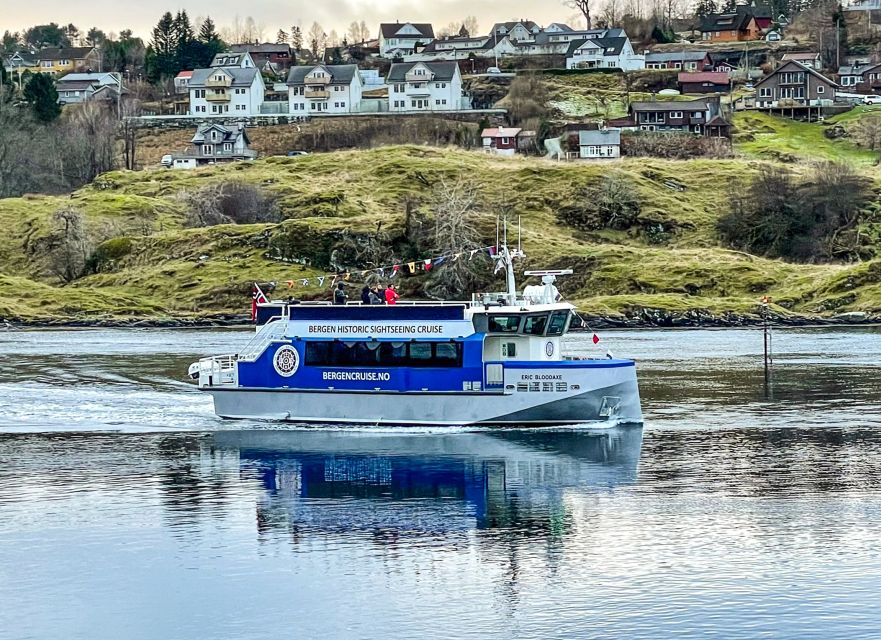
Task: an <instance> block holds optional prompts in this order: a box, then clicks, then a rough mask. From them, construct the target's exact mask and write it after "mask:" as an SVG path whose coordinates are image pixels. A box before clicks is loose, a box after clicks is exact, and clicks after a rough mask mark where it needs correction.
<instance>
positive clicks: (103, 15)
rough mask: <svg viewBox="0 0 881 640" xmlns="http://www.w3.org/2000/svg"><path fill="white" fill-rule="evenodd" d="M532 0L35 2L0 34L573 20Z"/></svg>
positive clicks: (17, 10)
mask: <svg viewBox="0 0 881 640" xmlns="http://www.w3.org/2000/svg"><path fill="white" fill-rule="evenodd" d="M538 4H539V3H536V2H535V1H534V0H508V1H506V2H502V1H500V0H422V1H416V0H317V1H316V0H287V1H283V0H251V1H250V2H244V3H243V2H240V1H237V0H187V1H186V2H184V1H183V0H177V2H176V3H171V4H168V3H163V2H133V1H131V0H88V1H86V0H40V2H15V3H11V6H10V7H7V8H6V9H5V10H4V11H3V12H2V15H0V31H3V30H5V29H9V30H12V31H14V30H18V29H22V28H26V27H28V26H31V25H34V24H45V23H47V22H57V23H59V24H68V23H70V22H72V23H73V24H75V25H76V26H77V27H79V28H80V29H81V30H85V29H88V28H89V27H91V26H97V27H98V28H100V29H102V30H103V31H105V32H107V33H110V32H115V33H118V32H119V31H120V30H122V29H125V28H131V29H133V30H134V31H135V33H136V34H137V35H140V36H141V37H143V38H144V39H145V40H146V39H147V38H148V37H149V32H150V29H151V28H152V26H153V25H154V24H155V23H156V21H157V20H158V19H159V17H160V15H161V13H162V12H163V11H165V10H169V11H172V12H176V11H177V10H178V9H186V10H187V12H188V13H189V15H190V17H191V18H196V17H202V16H206V15H210V16H211V17H212V19H213V20H214V21H215V22H216V23H217V24H218V26H219V27H223V26H224V25H225V24H227V23H232V21H233V19H234V18H235V16H236V15H238V16H239V18H241V19H244V18H245V17H246V16H249V15H250V16H253V18H254V20H255V21H256V22H257V24H258V25H260V26H261V27H264V28H265V34H264V35H265V38H266V39H268V40H273V41H274V39H275V34H276V32H277V31H278V29H279V27H283V28H285V29H286V30H287V29H288V27H289V26H290V25H292V24H299V25H301V26H302V27H303V28H304V31H305V30H306V29H308V27H309V25H311V24H312V22H313V21H318V22H319V23H320V24H321V25H322V26H323V27H324V28H325V30H326V31H328V32H329V31H330V30H331V29H336V30H337V31H338V32H339V33H340V35H342V34H344V33H345V29H346V26H347V25H348V24H349V23H350V22H351V21H352V20H364V21H366V22H367V24H368V26H369V27H370V29H371V31H374V30H376V31H378V25H379V23H380V22H394V21H395V20H400V21H419V22H431V23H433V24H434V26H435V29H438V28H440V27H443V26H445V25H446V24H448V23H450V22H451V21H454V20H461V19H462V18H464V17H466V16H469V15H473V16H476V17H477V19H478V22H479V24H480V30H481V32H484V31H486V32H488V31H489V28H490V26H491V25H492V23H493V22H495V21H500V20H511V19H518V18H529V19H532V20H535V21H536V22H539V23H542V24H544V23H548V22H554V21H569V22H570V23H571V22H573V21H574V17H575V14H574V12H573V11H572V10H571V9H568V8H566V7H564V6H563V5H562V4H561V2H559V1H558V0H548V1H546V2H542V3H540V6H536V5H538Z"/></svg>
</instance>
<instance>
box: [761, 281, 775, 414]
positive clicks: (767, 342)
mask: <svg viewBox="0 0 881 640" xmlns="http://www.w3.org/2000/svg"><path fill="white" fill-rule="evenodd" d="M770 303H771V298H770V297H768V296H763V297H762V338H763V343H764V363H765V398H770V397H771V365H772V363H773V355H772V353H771V326H770V324H769V322H768V305H769V304H770Z"/></svg>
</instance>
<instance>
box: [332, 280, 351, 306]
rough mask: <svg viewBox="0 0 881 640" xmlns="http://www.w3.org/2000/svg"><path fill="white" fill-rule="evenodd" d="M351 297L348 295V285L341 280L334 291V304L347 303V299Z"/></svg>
mask: <svg viewBox="0 0 881 640" xmlns="http://www.w3.org/2000/svg"><path fill="white" fill-rule="evenodd" d="M348 299H349V296H348V295H346V285H344V284H343V283H342V282H340V283H339V284H338V285H337V286H336V289H334V291H333V303H334V304H346V300H348Z"/></svg>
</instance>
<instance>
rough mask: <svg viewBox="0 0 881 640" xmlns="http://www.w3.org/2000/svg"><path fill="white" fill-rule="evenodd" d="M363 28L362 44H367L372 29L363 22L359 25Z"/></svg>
mask: <svg viewBox="0 0 881 640" xmlns="http://www.w3.org/2000/svg"><path fill="white" fill-rule="evenodd" d="M358 26H359V27H360V28H361V40H360V41H361V42H367V41H368V40H370V29H369V28H368V27H367V23H366V22H364V21H363V20H362V21H361V22H360V23H359V24H358Z"/></svg>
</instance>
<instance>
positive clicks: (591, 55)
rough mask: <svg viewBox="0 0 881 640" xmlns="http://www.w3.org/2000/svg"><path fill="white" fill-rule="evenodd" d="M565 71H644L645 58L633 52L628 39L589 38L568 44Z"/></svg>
mask: <svg viewBox="0 0 881 640" xmlns="http://www.w3.org/2000/svg"><path fill="white" fill-rule="evenodd" d="M566 68H567V69H600V68H607V69H614V68H617V69H621V70H622V71H636V70H637V69H645V56H644V55H638V54H636V53H635V52H634V51H633V46H632V45H631V44H630V39H629V38H627V37H626V36H625V37H623V38H590V39H586V40H575V41H574V42H570V43H569V49H568V50H567V51H566Z"/></svg>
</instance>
